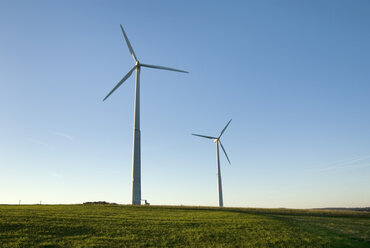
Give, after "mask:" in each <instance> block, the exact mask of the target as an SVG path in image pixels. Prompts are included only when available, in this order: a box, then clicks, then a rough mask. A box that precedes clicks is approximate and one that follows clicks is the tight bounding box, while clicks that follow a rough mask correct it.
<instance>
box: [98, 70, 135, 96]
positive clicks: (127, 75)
mask: <svg viewBox="0 0 370 248" xmlns="http://www.w3.org/2000/svg"><path fill="white" fill-rule="evenodd" d="M135 69H136V65H135V66H134V67H132V69H131V70H130V71H129V72H128V73H127V74H126V76H124V77H123V78H122V79H121V81H119V82H118V84H117V85H116V86H115V87H114V88H113V90H111V91H110V92H109V94H108V95H107V96H106V97H105V98H104V99H103V101H105V99H107V98H108V97H109V96H110V95H112V93H113V92H114V91H115V90H116V89H117V88H118V87H120V86H121V84H123V83H124V82H125V81H126V80H127V79H128V78H129V77H130V76H131V74H132V72H133V71H134V70H135Z"/></svg>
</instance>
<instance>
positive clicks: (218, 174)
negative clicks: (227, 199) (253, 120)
mask: <svg viewBox="0 0 370 248" xmlns="http://www.w3.org/2000/svg"><path fill="white" fill-rule="evenodd" d="M230 122H231V120H230V121H229V122H228V123H227V124H226V126H225V127H224V129H222V131H221V133H220V135H219V136H218V137H212V136H206V135H200V134H194V133H193V135H195V136H199V137H202V138H206V139H213V141H214V142H215V143H216V156H217V182H218V205H219V206H220V207H223V206H224V200H223V197H222V181H221V166H220V154H219V145H221V148H222V150H223V151H224V153H225V156H226V158H227V161H229V164H231V163H230V159H229V157H228V156H227V153H226V151H225V148H224V146H223V145H222V143H221V140H220V139H221V136H222V134H223V133H224V132H225V130H226V128H227V127H228V126H229V124H230Z"/></svg>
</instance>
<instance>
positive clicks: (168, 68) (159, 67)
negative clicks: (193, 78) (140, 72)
mask: <svg viewBox="0 0 370 248" xmlns="http://www.w3.org/2000/svg"><path fill="white" fill-rule="evenodd" d="M140 65H141V66H144V67H149V68H154V69H162V70H168V71H177V72H184V73H189V72H187V71H183V70H179V69H174V68H170V67H164V66H159V65H147V64H140Z"/></svg>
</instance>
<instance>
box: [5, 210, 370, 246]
mask: <svg viewBox="0 0 370 248" xmlns="http://www.w3.org/2000/svg"><path fill="white" fill-rule="evenodd" d="M0 247H2V248H6V247H11V248H15V247H370V213H369V212H359V211H345V210H343V211H341V210H291V209H251V208H222V209H220V208H207V207H169V206H135V207H134V206H124V205H94V204H92V205H28V206H27V205H21V206H17V205H0Z"/></svg>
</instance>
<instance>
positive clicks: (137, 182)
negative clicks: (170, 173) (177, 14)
mask: <svg viewBox="0 0 370 248" xmlns="http://www.w3.org/2000/svg"><path fill="white" fill-rule="evenodd" d="M121 30H122V33H123V36H124V37H125V40H126V43H127V46H128V50H129V51H130V53H131V55H132V57H133V58H134V61H135V65H134V67H132V69H131V70H130V71H129V72H128V73H127V74H126V76H124V77H123V78H122V79H121V81H119V82H118V84H117V85H116V86H115V87H114V88H113V89H112V90H111V91H110V92H109V94H108V95H107V96H106V97H105V98H104V99H103V101H105V100H106V99H107V98H108V97H109V96H110V95H111V94H112V93H113V92H114V91H115V90H117V89H118V87H120V86H121V85H122V84H123V83H124V82H125V81H126V80H127V79H128V78H129V77H130V76H131V74H132V73H133V71H134V70H136V86H135V109H134V141H133V154H132V204H133V205H140V204H141V146H140V70H141V67H149V68H154V69H162V70H168V71H177V72H184V73H188V72H187V71H182V70H178V69H173V68H169V67H164V66H158V65H148V64H142V63H140V62H139V60H138V59H137V57H136V55H135V53H134V50H133V49H132V46H131V44H130V41H129V40H128V37H127V35H126V33H125V30H124V29H123V27H122V25H121Z"/></svg>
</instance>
